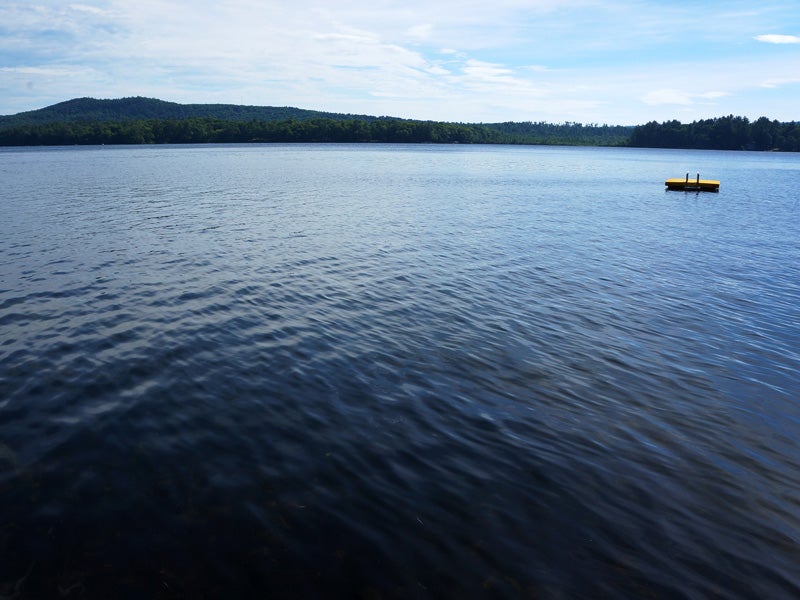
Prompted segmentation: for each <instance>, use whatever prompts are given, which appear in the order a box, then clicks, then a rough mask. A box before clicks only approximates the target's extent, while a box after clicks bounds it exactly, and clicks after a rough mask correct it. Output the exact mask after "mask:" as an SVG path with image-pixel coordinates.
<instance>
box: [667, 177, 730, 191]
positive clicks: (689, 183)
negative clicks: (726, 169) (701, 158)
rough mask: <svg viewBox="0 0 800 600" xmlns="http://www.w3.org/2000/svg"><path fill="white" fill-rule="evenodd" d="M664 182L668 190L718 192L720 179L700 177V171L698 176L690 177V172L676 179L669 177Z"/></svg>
mask: <svg viewBox="0 0 800 600" xmlns="http://www.w3.org/2000/svg"><path fill="white" fill-rule="evenodd" d="M664 184H665V185H666V186H667V189H668V190H679V191H683V192H718V191H719V181H717V180H716V179H700V173H698V174H697V178H695V179H689V174H688V173H687V174H686V177H685V178H683V179H681V178H676V179H667V180H666V181H665V182H664Z"/></svg>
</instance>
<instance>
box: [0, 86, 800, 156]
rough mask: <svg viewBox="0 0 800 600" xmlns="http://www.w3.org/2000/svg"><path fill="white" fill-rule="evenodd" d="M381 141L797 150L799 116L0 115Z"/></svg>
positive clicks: (86, 133)
mask: <svg viewBox="0 0 800 600" xmlns="http://www.w3.org/2000/svg"><path fill="white" fill-rule="evenodd" d="M209 142H212V143H231V142H238V143H246V142H343V143H353V142H384V143H395V142H403V143H473V144H550V145H572V146H633V147H641V148H687V149H690V148H697V149H713V150H782V151H789V152H798V151H800V123H798V122H794V121H793V122H789V123H780V122H778V121H770V120H769V119H767V118H766V117H761V118H760V119H758V120H756V121H753V122H750V121H749V120H748V119H747V117H734V116H733V115H730V116H727V117H720V118H717V119H706V120H702V121H695V122H692V123H688V124H684V123H681V122H679V121H674V120H673V121H666V122H664V123H657V122H655V121H652V122H650V123H647V124H645V125H638V126H636V127H633V126H622V125H597V124H590V125H582V124H581V123H570V122H566V123H561V124H554V123H545V122H532V121H526V122H506V123H449V122H438V121H417V120H410V119H398V118H394V117H385V116H382V117H377V116H370V115H351V114H342V113H329V112H321V111H314V110H305V109H301V108H292V107H274V106H243V105H237V104H178V103H175V102H166V101H164V100H156V99H153V98H142V97H136V98H120V99H116V100H96V99H94V98H76V99H74V100H68V101H66V102H61V103H59V104H54V105H52V106H48V107H46V108H42V109H39V110H33V111H28V112H23V113H19V114H16V115H9V116H0V146H44V145H72V144H165V143H166V144H185V143H209Z"/></svg>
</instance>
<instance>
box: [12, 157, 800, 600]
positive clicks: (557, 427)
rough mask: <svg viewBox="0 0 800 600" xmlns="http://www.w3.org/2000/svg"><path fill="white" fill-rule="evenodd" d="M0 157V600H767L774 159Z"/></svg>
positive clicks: (791, 165)
mask: <svg viewBox="0 0 800 600" xmlns="http://www.w3.org/2000/svg"><path fill="white" fill-rule="evenodd" d="M0 156H2V159H3V160H2V162H0V182H2V185H3V188H4V190H5V193H4V195H3V198H2V199H0V204H1V205H2V210H3V214H4V219H3V222H2V223H0V327H2V332H3V334H2V340H0V389H2V390H3V393H2V394H1V395H0V506H2V511H3V515H4V519H3V520H2V522H0V557H2V560H0V594H2V595H4V596H8V597H31V598H39V597H54V596H58V595H60V596H63V597H73V598H79V597H92V598H94V597H109V596H123V597H124V596H131V597H153V596H155V597H161V596H163V597H237V596H252V595H259V596H263V595H268V596H279V597H280V596H293V597H296V596H311V597H314V596H317V597H323V596H330V595H335V596H343V597H344V596H359V595H360V596H366V597H402V598H407V597H463V596H481V595H489V596H512V597H513V596H531V597H543V598H572V597H586V598H597V597H670V598H672V597H682V596H686V597H714V596H719V597H726V598H728V597H759V598H780V597H787V598H788V597H795V596H797V595H798V594H800V577H798V574H797V568H796V565H797V564H798V561H799V560H800V550H799V549H798V542H800V494H799V492H800V476H798V473H800V455H799V454H798V450H797V444H796V439H797V436H798V433H799V431H798V430H799V429H800V421H799V417H800V409H798V407H797V404H796V399H797V397H798V396H799V395H800V394H798V392H800V384H798V380H797V375H796V373H797V372H798V368H799V367H800V352H799V351H798V348H800V308H798V303H797V302H796V299H797V298H798V297H800V272H799V268H798V265H800V260H798V259H800V247H799V246H798V244H797V240H798V239H800V219H798V218H797V217H798V212H797V211H798V205H797V202H796V200H794V193H795V192H794V184H795V182H796V180H797V171H798V169H799V168H800V167H799V166H798V164H797V163H796V157H794V156H792V155H773V154H751V153H723V152H675V151H653V150H628V149H574V148H511V147H508V148H507V147H453V148H450V147H437V146H434V147H428V146H416V147H415V146H371V145H370V146H335V145H334V146H222V147H221V146H203V147H180V148H171V147H131V148H102V149H89V148H76V149H49V150H14V151H3V152H1V153H0ZM685 168H689V169H696V168H701V170H702V171H703V173H704V174H706V173H707V174H708V176H709V177H713V178H714V179H720V180H722V188H721V191H720V193H719V194H714V195H713V196H712V197H708V196H700V195H696V194H684V193H673V192H670V193H666V192H663V188H662V187H661V186H662V183H663V180H664V179H665V178H666V177H671V176H675V174H676V173H677V174H680V172H683V170H684V169H685ZM756 175H757V176H758V178H759V180H764V181H770V182H771V183H770V185H771V186H772V187H771V188H770V189H769V190H763V189H762V190H760V191H759V193H758V194H756V193H755V192H754V190H752V189H750V188H747V187H746V186H744V185H740V184H741V183H743V182H745V181H746V180H747V178H752V177H754V176H756Z"/></svg>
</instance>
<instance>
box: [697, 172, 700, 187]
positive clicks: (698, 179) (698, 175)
mask: <svg viewBox="0 0 800 600" xmlns="http://www.w3.org/2000/svg"><path fill="white" fill-rule="evenodd" d="M697 185H698V187H699V186H700V173H698V174H697Z"/></svg>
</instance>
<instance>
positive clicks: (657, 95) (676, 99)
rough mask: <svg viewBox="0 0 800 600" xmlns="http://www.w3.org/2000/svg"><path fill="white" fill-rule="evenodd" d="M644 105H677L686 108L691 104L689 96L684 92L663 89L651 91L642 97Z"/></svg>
mask: <svg viewBox="0 0 800 600" xmlns="http://www.w3.org/2000/svg"><path fill="white" fill-rule="evenodd" d="M642 102H644V103H645V104H651V105H659V104H679V105H683V106H687V105H689V104H691V103H692V98H691V95H690V94H689V93H688V92H686V91H684V90H674V89H663V90H653V91H652V92H648V93H646V94H645V95H644V96H643V97H642Z"/></svg>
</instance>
